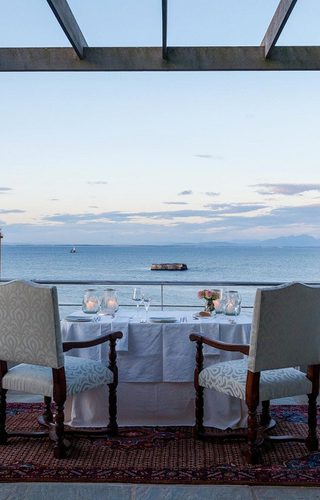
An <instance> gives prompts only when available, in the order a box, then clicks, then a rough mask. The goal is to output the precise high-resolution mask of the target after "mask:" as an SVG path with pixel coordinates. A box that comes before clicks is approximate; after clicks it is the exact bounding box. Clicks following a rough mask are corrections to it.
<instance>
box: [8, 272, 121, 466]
mask: <svg viewBox="0 0 320 500" xmlns="http://www.w3.org/2000/svg"><path fill="white" fill-rule="evenodd" d="M121 337H122V333H121V332H114V333H110V334H109V335H105V336H101V337H98V338H96V339H93V340H90V341H88V342H75V343H74V342H67V343H64V344H63V343H62V341H61V331H60V319H59V310H58V297H57V290H56V287H54V286H44V285H37V284H35V283H30V282H26V281H11V282H9V283H5V284H1V285H0V391H1V393H0V444H5V443H6V442H7V439H8V435H10V433H7V431H6V427H5V424H6V393H7V391H8V390H15V391H23V392H27V393H32V394H39V395H42V396H44V398H45V402H46V411H45V419H46V422H47V423H48V426H49V435H50V437H51V438H52V439H53V441H54V456H55V457H56V458H64V457H65V455H66V445H65V442H66V441H65V439H64V434H65V433H64V404H65V400H66V397H67V396H72V395H75V394H78V393H80V392H83V391H87V390H90V389H93V388H95V387H98V386H100V385H103V384H108V387H109V426H108V432H109V433H110V434H112V435H114V434H116V433H117V429H118V428H117V397H116V388H117V383H118V373H117V364H116V350H115V346H116V341H117V339H119V338H121ZM107 341H108V342H109V343H110V350H109V366H107V363H106V365H104V364H102V363H100V362H97V361H93V360H90V359H83V358H76V357H73V356H67V355H65V354H64V352H67V351H69V350H70V349H72V348H74V347H77V348H81V347H90V346H93V345H98V344H101V343H103V342H107ZM8 362H10V364H13V365H14V366H13V367H12V368H9V367H8ZM51 398H53V400H54V402H55V415H54V416H53V414H52V411H51ZM11 434H14V433H11ZM43 434H47V435H48V432H47V433H43ZM14 435H20V436H21V435H24V434H23V433H18V434H14ZM28 435H32V434H31V433H30V434H28ZM38 435H39V434H38Z"/></svg>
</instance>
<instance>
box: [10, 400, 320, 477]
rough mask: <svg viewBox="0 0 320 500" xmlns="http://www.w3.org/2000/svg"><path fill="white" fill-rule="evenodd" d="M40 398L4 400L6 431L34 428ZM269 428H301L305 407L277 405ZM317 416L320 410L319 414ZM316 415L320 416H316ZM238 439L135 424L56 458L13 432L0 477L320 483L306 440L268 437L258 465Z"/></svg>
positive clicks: (44, 442)
mask: <svg viewBox="0 0 320 500" xmlns="http://www.w3.org/2000/svg"><path fill="white" fill-rule="evenodd" d="M42 409H43V407H42V405H40V404H9V405H8V413H9V416H8V419H7V423H8V430H17V429H20V430H26V429H28V430H30V428H32V429H34V430H39V426H38V424H37V420H36V418H37V416H38V415H39V414H40V413H41V412H42ZM272 414H273V417H274V418H275V419H276V420H277V426H276V430H275V432H274V433H277V434H287V433H290V434H302V435H305V433H306V429H307V425H306V421H307V407H306V406H276V407H273V408H272ZM319 415H320V413H319ZM318 418H319V420H320V417H318ZM242 447H243V442H242V441H237V442H233V443H231V442H230V441H229V442H228V441H224V442H220V443H218V444H217V443H212V442H203V441H195V440H194V439H193V437H192V429H191V428H189V427H156V428H153V427H136V428H124V429H121V430H120V435H119V436H118V437H117V438H112V439H111V438H110V439H106V438H101V437H100V438H97V437H96V438H94V439H91V438H87V437H81V438H75V437H74V439H73V440H72V446H71V450H70V452H71V453H70V457H69V458H67V459H64V460H60V461H59V460H56V459H54V458H53V454H52V444H51V443H50V442H49V440H48V439H47V438H41V439H40V438H39V439H38V438H33V439H26V438H21V437H20V438H10V442H9V444H8V445H6V446H1V447H0V453H1V460H0V462H1V465H0V481H3V482H8V481H59V482H64V481H73V482H74V481H84V482H128V483H176V484H179V483H180V484H188V483H189V484H191V483H193V484H194V483H199V484H200V483H201V484H249V485H286V486H291V485H298V486H302V485H307V486H319V485H320V453H318V452H316V453H311V454H308V452H307V449H306V447H305V445H304V444H303V443H292V442H291V443H276V444H273V443H269V444H268V447H267V449H265V451H264V453H263V463H262V464H261V465H256V466H249V465H246V463H245V460H244V458H243V456H242V453H241V448H242Z"/></svg>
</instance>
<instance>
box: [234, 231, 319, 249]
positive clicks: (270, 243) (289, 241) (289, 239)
mask: <svg viewBox="0 0 320 500" xmlns="http://www.w3.org/2000/svg"><path fill="white" fill-rule="evenodd" d="M237 243H238V244H239V245H241V244H242V245H246V246H247V245H250V246H260V247H320V240H318V239H317V238H314V237H313V236H309V235H308V234H300V235H299V236H280V237H279V238H272V239H268V240H261V241H253V240H252V241H246V242H240V241H238V242H237Z"/></svg>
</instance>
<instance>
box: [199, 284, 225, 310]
mask: <svg viewBox="0 0 320 500" xmlns="http://www.w3.org/2000/svg"><path fill="white" fill-rule="evenodd" d="M198 298H199V299H204V300H205V301H206V305H205V311H208V312H212V311H214V309H215V301H216V300H218V299H220V291H219V290H207V289H205V290H199V292H198Z"/></svg>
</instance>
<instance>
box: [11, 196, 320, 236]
mask: <svg viewBox="0 0 320 500" xmlns="http://www.w3.org/2000/svg"><path fill="white" fill-rule="evenodd" d="M213 207H214V209H207V210H187V209H185V210H173V211H164V212H160V211H157V212H151V211H150V212H147V211H145V212H101V213H98V214H95V213H92V212H87V213H78V214H67V213H64V214H55V215H53V216H47V217H45V218H44V219H43V220H42V222H41V221H40V222H39V221H37V222H36V223H34V224H11V225H9V224H6V225H5V230H6V239H7V241H8V240H9V239H11V241H12V240H13V239H14V240H15V241H18V242H19V241H25V242H44V241H45V242H47V243H48V242H61V241H66V242H68V241H70V240H71V238H72V242H71V241H70V243H72V244H75V243H80V242H83V243H88V242H90V243H93V244H94V243H101V244H107V243H110V241H112V242H113V243H170V242H171V243H173V242H179V241H181V242H188V241H194V242H201V241H210V240H223V241H226V240H235V239H248V240H249V239H250V238H255V239H257V237H258V238H259V239H263V238H264V237H266V238H269V237H275V236H280V235H284V234H302V233H305V234H312V235H314V236H316V237H320V229H319V226H320V224H319V222H320V203H318V204H317V203H315V204H312V205H307V206H289V207H282V208H276V209H272V208H270V207H266V208H265V210H264V211H263V212H262V211H261V210H259V209H260V208H262V207H264V205H258V204H253V203H252V204H249V203H248V204H241V203H230V204H222V203H221V204H215V205H213ZM254 210H256V212H255V211H254Z"/></svg>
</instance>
